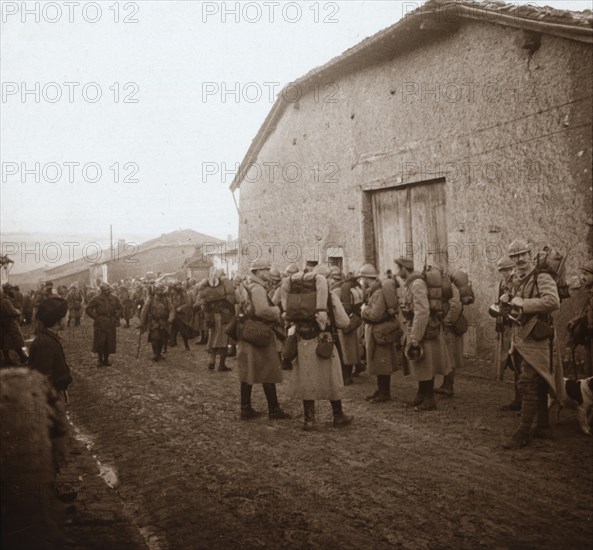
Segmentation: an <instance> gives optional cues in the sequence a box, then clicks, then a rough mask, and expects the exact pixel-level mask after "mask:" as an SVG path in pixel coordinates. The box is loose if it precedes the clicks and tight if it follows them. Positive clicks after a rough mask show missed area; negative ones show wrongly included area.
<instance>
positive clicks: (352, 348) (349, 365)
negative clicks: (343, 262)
mask: <svg viewBox="0 0 593 550" xmlns="http://www.w3.org/2000/svg"><path fill="white" fill-rule="evenodd" d="M331 271H332V273H331V278H332V281H331V286H330V290H331V291H332V292H333V291H334V290H336V291H337V293H336V295H337V296H339V297H340V301H341V303H342V306H343V308H344V311H345V312H346V315H348V318H349V321H350V322H349V323H348V326H347V327H345V328H344V329H339V330H338V337H339V339H340V347H341V349H342V355H343V359H344V365H343V366H342V377H343V378H344V386H350V385H352V384H353V383H354V381H353V380H352V370H353V369H354V367H355V366H356V367H359V366H360V363H361V358H362V349H361V345H360V336H359V330H358V329H359V327H360V326H362V319H361V317H360V309H361V306H362V298H363V296H362V290H361V289H360V288H358V287H357V286H356V284H355V283H353V282H352V281H344V275H343V273H342V272H341V271H340V269H339V268H338V267H336V266H334V267H332V268H331Z"/></svg>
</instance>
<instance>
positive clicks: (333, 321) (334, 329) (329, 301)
mask: <svg viewBox="0 0 593 550" xmlns="http://www.w3.org/2000/svg"><path fill="white" fill-rule="evenodd" d="M327 313H328V316H329V323H330V332H331V335H332V338H333V340H334V344H335V345H336V350H337V351H338V357H339V358H340V366H341V367H342V368H344V355H343V354H342V345H341V344H340V338H339V337H338V329H337V327H336V318H335V315H334V306H333V303H332V293H331V292H330V291H329V289H328V294H327Z"/></svg>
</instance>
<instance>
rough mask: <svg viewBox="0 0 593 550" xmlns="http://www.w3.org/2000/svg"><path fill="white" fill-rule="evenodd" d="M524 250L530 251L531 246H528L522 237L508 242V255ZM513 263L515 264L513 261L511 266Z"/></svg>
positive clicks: (520, 252)
mask: <svg viewBox="0 0 593 550" xmlns="http://www.w3.org/2000/svg"><path fill="white" fill-rule="evenodd" d="M525 252H531V246H529V243H528V242H527V241H524V240H523V239H515V240H514V241H513V242H512V243H511V244H509V256H518V255H519V254H524V253H525ZM514 265H515V264H514V263H513V266H514Z"/></svg>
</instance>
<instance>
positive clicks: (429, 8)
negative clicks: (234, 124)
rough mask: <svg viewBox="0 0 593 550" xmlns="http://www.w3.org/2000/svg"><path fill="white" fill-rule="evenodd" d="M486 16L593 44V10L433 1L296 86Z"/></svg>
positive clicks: (272, 116) (276, 110)
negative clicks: (577, 10)
mask: <svg viewBox="0 0 593 550" xmlns="http://www.w3.org/2000/svg"><path fill="white" fill-rule="evenodd" d="M472 21H480V22H485V23H493V24H499V25H504V26H509V27H515V28H519V29H523V30H525V31H531V32H537V33H544V34H551V35H554V36H559V37H562V38H566V39H569V40H575V41H578V42H584V43H586V44H593V12H592V11H591V10H585V11H582V12H574V11H567V10H558V9H555V8H551V7H549V6H545V7H542V8H540V7H536V6H530V5H524V6H517V5H516V4H507V3H505V2H500V1H497V0H482V1H472V0H428V2H426V3H425V4H423V5H422V6H420V7H419V8H418V9H416V10H414V11H413V12H410V13H409V14H407V15H406V16H405V17H404V18H403V19H401V20H399V21H398V22H397V23H395V24H394V25H392V26H390V27H388V28H386V29H383V30H382V31H379V32H378V33H377V34H375V35H373V36H371V37H369V38H365V39H364V40H363V41H362V42H360V43H359V44H357V45H356V46H354V47H352V48H350V49H348V50H346V51H345V52H344V53H343V54H341V55H339V56H338V57H335V58H334V59H332V60H330V61H329V62H328V63H326V64H325V65H321V66H320V67H317V68H315V69H313V70H312V71H310V72H308V73H307V74H305V75H304V76H302V77H301V78H299V79H298V80H296V81H294V82H293V83H291V86H295V87H298V89H299V90H302V91H303V94H305V93H308V92H309V90H313V89H315V86H312V84H315V83H317V84H318V83H320V82H332V81H335V79H336V78H340V77H343V76H344V75H346V74H349V73H351V72H354V71H356V70H359V69H361V68H363V67H367V66H369V65H372V64H376V63H378V62H381V61H384V60H386V59H390V58H393V57H395V56H396V55H397V54H398V53H401V52H402V51H405V50H409V49H410V48H411V47H414V46H415V45H418V44H421V43H422V42H425V41H427V40H428V41H431V40H434V39H438V38H439V37H440V36H442V35H443V33H449V32H452V31H454V30H455V29H456V28H457V27H458V26H459V25H460V24H461V23H462V22H472ZM289 105H292V103H291V102H288V101H286V100H284V99H283V96H282V94H279V95H278V98H277V99H276V102H275V103H274V105H273V107H272V109H271V111H270V112H269V113H268V116H267V117H266V119H265V120H264V123H263V124H262V126H261V128H260V129H259V132H258V133H257V135H256V136H255V138H254V139H253V141H252V142H251V145H250V147H249V149H248V151H247V154H246V155H245V158H244V159H243V162H242V163H241V165H240V167H239V170H238V171H237V174H236V175H235V178H234V179H233V182H232V184H231V186H230V188H231V191H235V190H236V189H238V188H239V186H240V185H241V181H242V180H243V177H244V175H245V174H246V173H247V172H248V169H249V167H250V166H251V165H252V164H253V163H254V162H256V161H257V156H258V154H259V151H260V150H261V148H262V147H263V145H264V143H265V142H266V141H267V139H268V137H269V136H270V135H271V134H272V133H273V132H274V130H275V129H276V127H277V125H278V122H279V120H280V119H281V117H282V115H283V114H284V111H285V110H286V108H287V107H288V106H289Z"/></svg>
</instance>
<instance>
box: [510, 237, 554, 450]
mask: <svg viewBox="0 0 593 550" xmlns="http://www.w3.org/2000/svg"><path fill="white" fill-rule="evenodd" d="M531 254H532V251H531V246H530V245H529V244H528V243H527V241H523V240H515V241H513V242H512V243H511V244H510V245H509V256H510V258H511V259H512V260H513V262H514V263H515V275H516V281H515V286H514V289H513V294H514V297H513V299H512V300H511V306H512V307H514V308H515V309H517V310H519V311H520V312H521V324H520V325H519V324H514V325H513V327H512V335H511V353H512V356H513V362H514V364H515V366H516V367H519V368H520V370H521V374H520V375H519V391H520V392H521V398H522V399H521V422H520V424H519V428H518V429H517V430H516V431H515V432H514V433H513V435H512V436H511V437H510V438H509V439H508V440H507V441H505V442H504V443H503V448H505V449H516V448H519V447H524V446H525V445H527V444H528V442H529V437H530V435H531V433H530V432H531V428H532V424H533V421H534V420H536V427H535V432H534V433H533V436H534V437H549V436H550V433H549V432H550V425H549V421H548V399H547V397H548V386H551V387H552V388H553V390H555V389H556V383H555V374H554V361H553V360H552V358H553V327H552V319H551V315H550V314H551V313H552V312H553V311H556V310H557V309H558V308H559V307H560V298H559V296H558V289H557V286H556V283H555V281H554V279H553V278H552V277H551V275H549V274H548V273H545V272H539V273H538V272H536V270H535V267H534V265H533V261H532V256H531Z"/></svg>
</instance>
